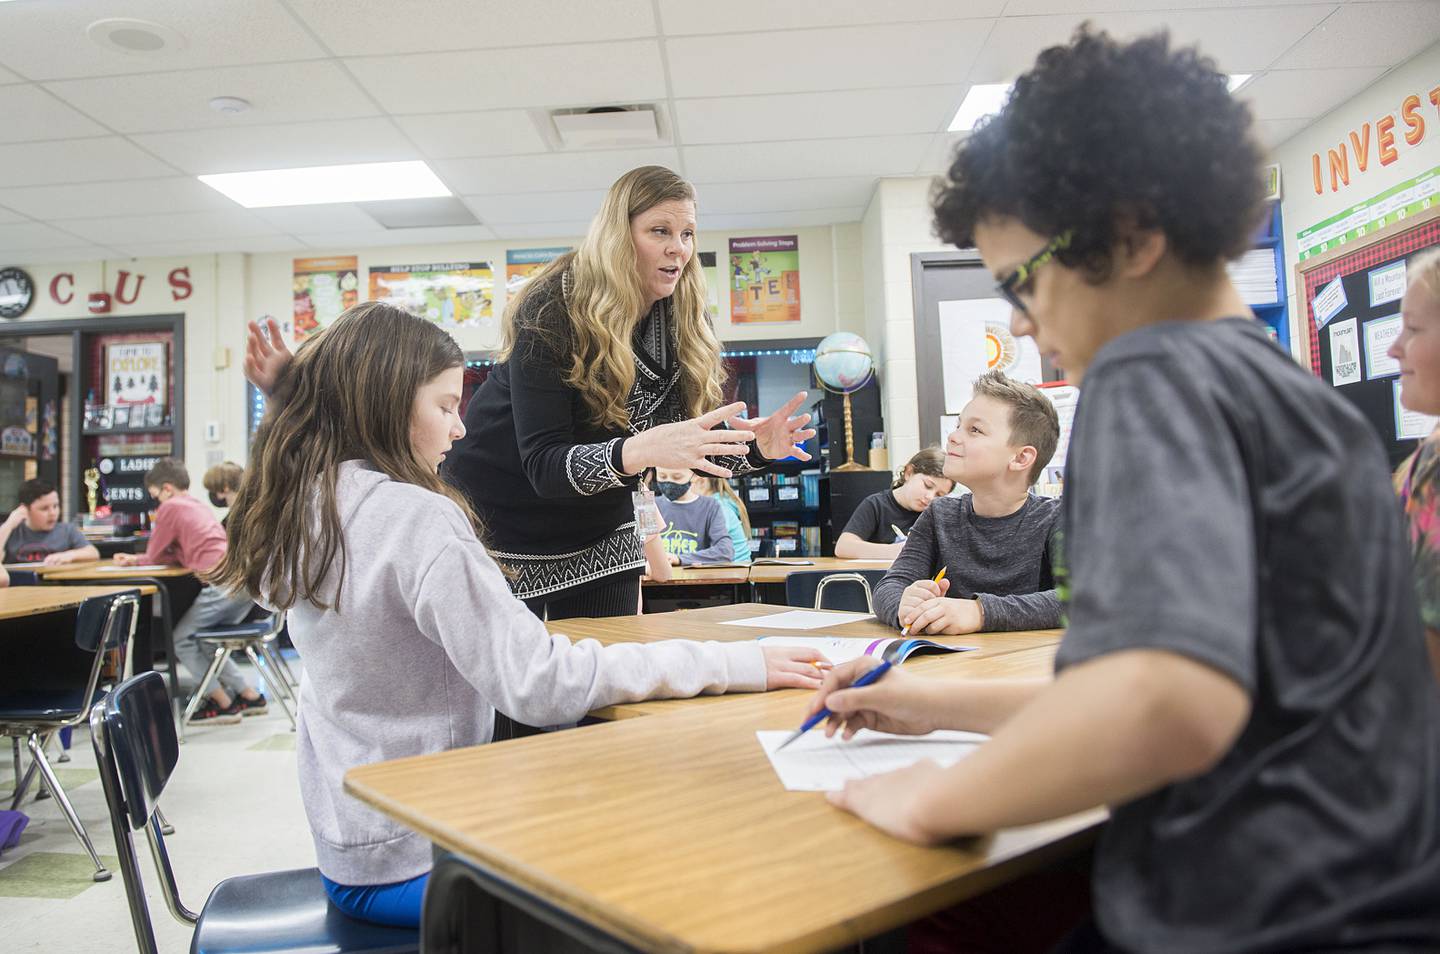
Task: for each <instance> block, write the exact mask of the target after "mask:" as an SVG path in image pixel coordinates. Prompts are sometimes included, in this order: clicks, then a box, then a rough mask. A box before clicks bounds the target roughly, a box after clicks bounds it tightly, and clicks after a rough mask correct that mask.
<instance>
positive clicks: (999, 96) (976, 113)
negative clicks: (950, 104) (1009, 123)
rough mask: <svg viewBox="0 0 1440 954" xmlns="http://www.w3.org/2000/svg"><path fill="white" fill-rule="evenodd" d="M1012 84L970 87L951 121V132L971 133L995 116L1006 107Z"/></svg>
mask: <svg viewBox="0 0 1440 954" xmlns="http://www.w3.org/2000/svg"><path fill="white" fill-rule="evenodd" d="M1011 85H1012V84H1010V83H981V84H978V85H976V86H972V87H970V92H968V93H966V94H965V101H964V102H962V103H961V104H960V108H959V109H957V110H955V118H954V119H952V120H950V129H949V131H950V132H969V131H970V130H972V129H974V128H975V124H976V123H978V122H979V121H980V120H982V119H984V118H985V117H986V116H993V115H995V114H996V113H998V112H1000V110H1001V109H1003V108H1004V107H1005V97H1007V96H1009V95H1010V86H1011Z"/></svg>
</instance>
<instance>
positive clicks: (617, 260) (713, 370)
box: [496, 166, 723, 427]
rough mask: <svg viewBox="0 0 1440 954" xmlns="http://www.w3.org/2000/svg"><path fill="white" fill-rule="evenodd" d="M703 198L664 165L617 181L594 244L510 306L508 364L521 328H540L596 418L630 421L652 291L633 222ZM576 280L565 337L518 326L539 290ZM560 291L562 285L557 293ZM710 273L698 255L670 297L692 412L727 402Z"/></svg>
mask: <svg viewBox="0 0 1440 954" xmlns="http://www.w3.org/2000/svg"><path fill="white" fill-rule="evenodd" d="M671 200H680V201H689V202H694V201H695V189H694V187H693V186H691V185H690V183H688V182H686V181H685V180H684V179H682V178H680V177H679V176H678V175H676V174H675V173H674V172H671V171H670V170H669V169H666V168H665V167H664V166H641V167H640V168H638V169H631V170H630V171H629V172H627V173H625V174H624V175H623V176H621V177H620V178H619V179H617V180H616V181H615V184H614V185H612V186H611V187H610V191H609V192H607V193H606V194H605V201H604V202H602V203H601V204H600V211H599V212H597V213H596V214H595V219H594V220H593V221H592V222H591V223H590V231H589V233H588V234H587V235H586V236H585V241H584V242H582V243H581V245H580V248H579V249H577V250H576V251H574V252H570V253H568V254H565V255H562V256H560V257H559V258H557V259H555V260H554V261H553V262H551V263H550V264H549V265H547V266H546V267H545V268H544V269H543V270H542V271H541V272H540V273H539V274H538V275H536V276H535V277H534V278H532V279H531V280H530V281H529V282H527V283H526V284H525V286H524V288H522V289H521V290H520V294H518V295H517V296H515V298H513V299H511V300H510V301H509V302H508V303H506V306H505V319H504V322H503V325H502V333H501V338H500V348H499V350H498V352H497V353H496V360H499V361H506V360H509V358H510V355H511V354H512V353H513V351H514V349H515V345H516V338H517V336H518V335H519V333H520V332H521V331H522V330H529V331H534V332H536V333H538V334H539V335H540V336H541V339H542V340H543V341H545V343H546V344H547V345H549V346H550V347H551V348H552V350H554V351H555V352H556V353H558V354H560V355H563V356H564V357H563V358H562V359H561V367H562V369H563V370H564V372H565V383H566V384H567V385H568V386H569V387H571V388H573V389H574V390H576V391H577V392H579V394H580V397H581V398H582V399H583V400H584V402H585V407H586V409H587V410H588V411H589V412H590V417H591V419H592V421H593V423H595V424H600V425H609V426H612V427H625V426H626V425H628V424H629V423H630V415H629V413H628V412H627V411H626V409H625V399H626V398H628V397H629V396H630V389H631V388H632V387H633V386H634V384H635V349H634V346H633V345H632V342H633V341H634V336H635V328H636V326H638V325H639V323H640V321H641V319H643V318H644V317H645V314H644V311H643V309H644V307H645V291H644V289H643V287H642V286H641V283H640V275H639V272H638V270H637V266H636V259H635V242H634V240H633V239H632V238H631V235H630V222H631V220H633V219H634V218H635V216H637V215H640V214H641V213H643V212H646V211H648V210H650V209H652V208H654V207H655V206H657V205H659V204H660V203H661V202H668V201H671ZM567 271H568V272H569V274H570V280H571V285H570V288H569V293H568V295H567V296H566V299H565V306H566V307H565V308H564V311H565V314H566V318H565V320H564V321H562V322H560V323H559V324H560V329H561V330H562V331H563V333H564V334H565V336H566V337H565V338H564V339H563V340H562V339H561V338H560V337H559V336H558V335H557V334H556V330H555V328H554V326H553V325H552V324H551V323H549V322H542V323H539V324H534V325H527V326H526V327H525V328H524V329H522V328H521V327H519V324H518V322H517V320H516V319H517V317H518V315H519V314H520V310H521V309H522V308H523V307H525V303H526V302H527V300H528V299H529V298H530V296H531V295H533V294H535V293H536V291H537V289H539V288H541V287H542V286H546V287H547V288H550V289H552V290H553V287H554V281H547V279H553V280H559V278H560V276H562V275H564V274H565V273H566V272H567ZM552 293H553V291H552ZM705 300H706V299H705V273H704V271H703V270H702V269H701V267H700V256H699V255H698V254H694V255H691V256H690V260H689V261H688V262H686V263H685V267H684V268H683V269H682V270H681V272H680V281H679V284H677V285H676V286H675V291H674V293H673V294H672V295H671V296H670V307H671V314H672V315H673V316H674V320H675V337H676V341H677V344H676V351H677V358H678V359H679V362H680V388H681V391H680V393H681V394H683V395H684V396H685V406H686V408H687V409H688V411H689V413H690V416H691V417H698V416H699V415H701V414H704V413H705V412H706V411H710V410H713V409H715V408H717V407H719V406H720V405H721V404H722V403H723V398H722V394H721V384H722V382H723V371H722V364H721V361H720V342H719V341H718V340H717V339H716V338H715V329H714V328H712V327H711V325H710V316H709V314H708V313H707V312H706V306H705Z"/></svg>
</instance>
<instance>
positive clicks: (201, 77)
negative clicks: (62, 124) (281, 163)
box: [45, 62, 378, 133]
mask: <svg viewBox="0 0 1440 954" xmlns="http://www.w3.org/2000/svg"><path fill="white" fill-rule="evenodd" d="M45 88H46V89H48V90H50V91H51V92H53V93H55V94H56V95H57V96H59V97H60V98H61V99H63V100H65V101H66V102H67V103H70V104H72V105H74V106H76V107H77V108H79V109H81V110H82V111H84V112H85V113H86V114H88V115H90V116H93V117H94V118H95V119H98V120H99V121H100V122H102V123H105V124H106V125H108V126H110V127H111V128H112V129H114V130H116V131H117V132H123V133H138V132H167V131H171V130H184V129H217V128H218V129H226V128H233V127H236V126H261V125H266V124H272V123H289V122H300V121H303V120H327V119H345V118H349V117H352V116H374V115H375V114H376V113H377V112H378V111H377V110H376V109H375V106H374V105H373V104H372V103H371V102H370V99H369V97H367V96H366V95H365V94H364V92H362V91H361V90H360V89H359V88H358V87H357V86H356V85H355V83H354V82H353V81H352V80H351V79H350V77H348V76H347V75H345V71H344V70H342V69H341V68H340V67H339V66H337V65H336V64H334V63H323V62H322V63H274V64H270V65H268V66H245V67H226V68H223V69H210V70H184V71H180V72H175V73H150V74H146V75H143V76H110V77H106V78H104V79H82V80H65V81H62V82H56V83H46V84H45ZM216 96H238V97H239V98H240V99H244V100H248V101H249V103H250V106H251V108H250V109H249V110H247V111H246V112H243V113H218V112H216V111H215V110H213V109H211V108H210V106H209V103H210V100H211V99H214V98H215V97H216Z"/></svg>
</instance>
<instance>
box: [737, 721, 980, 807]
mask: <svg viewBox="0 0 1440 954" xmlns="http://www.w3.org/2000/svg"><path fill="white" fill-rule="evenodd" d="M790 734H791V733H790V732H788V731H781V732H773V731H771V732H763V731H762V732H756V733H755V737H756V738H757V739H759V740H760V747H761V748H763V749H764V750H765V754H766V756H768V757H769V759H770V766H771V767H772V768H774V769H775V774H776V775H778V776H779V777H780V783H781V784H782V785H784V786H785V789H786V790H787V791H791V792H834V791H839V790H840V789H841V788H844V787H845V783H846V782H848V781H850V780H851V779H857V778H868V777H870V776H871V775H883V774H884V773H886V772H893V771H895V770H896V769H902V768H906V767H907V766H910V765H914V764H915V763H916V762H921V761H924V760H925V759H931V760H933V761H935V762H938V763H939V764H940V765H942V766H950V765H954V764H955V763H956V762H958V761H960V760H961V759H963V758H964V757H965V756H967V755H969V754H970V753H971V752H973V751H975V749H976V747H977V746H979V745H980V743H982V742H984V741H985V740H986V739H988V738H989V736H985V735H980V734H978V733H975V732H955V731H950V730H942V731H940V732H931V733H930V734H929V735H891V734H890V733H888V732H872V731H871V730H869V729H861V730H860V731H859V732H857V733H855V738H853V739H851V740H850V741H849V742H842V741H841V740H840V733H838V732H837V733H836V734H835V737H834V738H831V739H827V738H825V729H824V727H823V726H817V727H815V728H814V729H811V730H810V731H809V732H807V733H805V734H804V735H802V736H801V737H800V738H798V739H796V740H795V741H794V742H792V743H790V745H789V746H787V747H786V748H785V751H783V752H777V751H775V750H776V749H777V748H779V747H780V745H781V743H783V742H784V741H785V740H786V739H787V738H789V736H790Z"/></svg>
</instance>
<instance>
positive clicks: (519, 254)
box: [505, 246, 570, 298]
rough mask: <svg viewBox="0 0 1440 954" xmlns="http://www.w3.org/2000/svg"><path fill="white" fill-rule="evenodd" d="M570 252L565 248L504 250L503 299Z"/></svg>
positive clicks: (516, 291)
mask: <svg viewBox="0 0 1440 954" xmlns="http://www.w3.org/2000/svg"><path fill="white" fill-rule="evenodd" d="M568 251H570V248H569V247H568V246H567V247H565V248H511V249H506V250H505V297H506V298H509V297H510V296H511V295H514V294H516V293H518V292H519V291H520V289H521V288H524V287H525V283H526V282H528V281H529V280H530V279H531V278H533V277H534V276H535V275H538V274H539V273H540V270H541V269H543V268H544V267H545V266H546V265H549V264H550V263H551V262H553V261H555V259H557V258H559V257H560V256H561V255H564V254H565V253H566V252H568Z"/></svg>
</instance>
